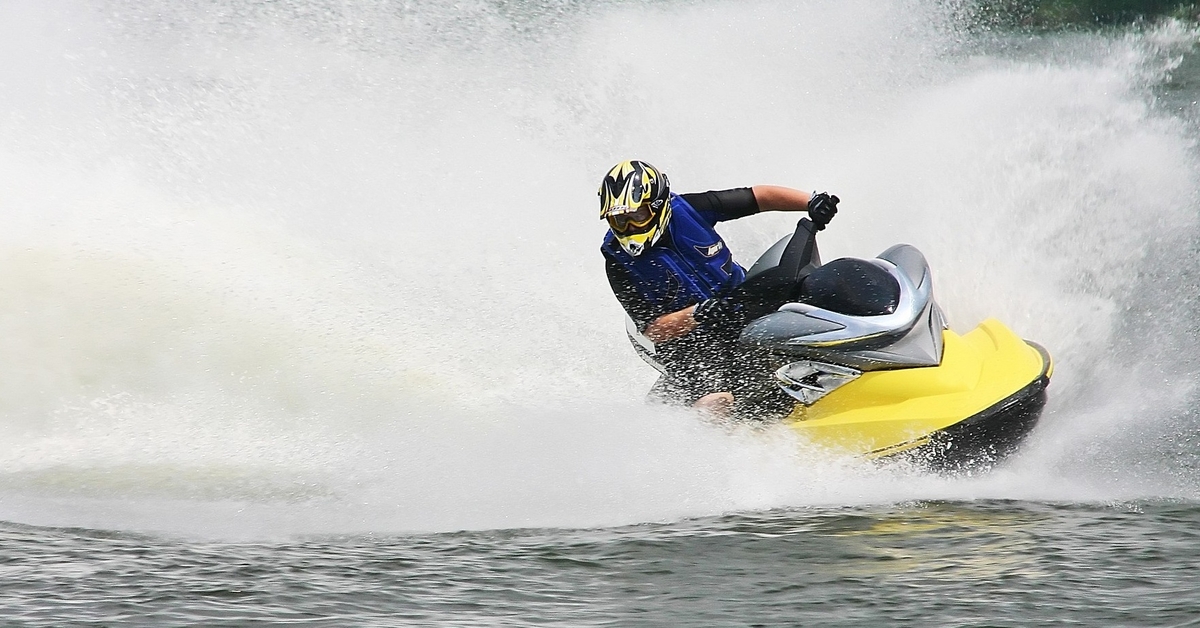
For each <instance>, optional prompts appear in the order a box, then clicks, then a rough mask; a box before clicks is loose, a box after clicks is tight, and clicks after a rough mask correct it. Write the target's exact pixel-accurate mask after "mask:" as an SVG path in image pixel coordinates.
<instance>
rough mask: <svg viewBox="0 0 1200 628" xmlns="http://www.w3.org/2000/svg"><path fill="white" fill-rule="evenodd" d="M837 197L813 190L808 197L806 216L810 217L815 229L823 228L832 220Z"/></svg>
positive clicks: (835, 210) (835, 209) (837, 200)
mask: <svg viewBox="0 0 1200 628" xmlns="http://www.w3.org/2000/svg"><path fill="white" fill-rule="evenodd" d="M840 200H841V199H839V198H838V197H836V196H830V195H829V194H828V193H826V192H821V193H820V194H818V193H816V192H813V195H812V197H811V198H809V199H808V217H809V218H812V221H813V225H814V226H816V228H817V231H820V230H822V229H824V228H825V225H827V224H829V221H830V220H833V216H834V214H836V213H837V205H838V202H839V201H840Z"/></svg>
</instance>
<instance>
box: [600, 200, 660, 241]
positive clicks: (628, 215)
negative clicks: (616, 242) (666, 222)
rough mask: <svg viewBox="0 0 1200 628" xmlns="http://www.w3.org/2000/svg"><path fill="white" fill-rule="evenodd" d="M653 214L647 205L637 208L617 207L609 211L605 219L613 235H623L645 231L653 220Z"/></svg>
mask: <svg viewBox="0 0 1200 628" xmlns="http://www.w3.org/2000/svg"><path fill="white" fill-rule="evenodd" d="M654 217H655V212H654V211H653V210H652V209H650V206H649V205H639V206H637V207H627V206H618V207H614V208H612V209H611V210H609V212H608V214H607V215H605V218H606V219H607V220H608V226H609V227H612V230H613V232H614V233H617V234H624V233H628V232H633V231H640V230H643V229H645V228H646V227H647V226H648V225H649V224H650V222H651V221H653V220H654Z"/></svg>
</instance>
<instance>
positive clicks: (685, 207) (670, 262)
mask: <svg viewBox="0 0 1200 628" xmlns="http://www.w3.org/2000/svg"><path fill="white" fill-rule="evenodd" d="M670 203H671V222H670V224H669V225H667V230H666V232H665V233H664V234H663V235H662V237H661V238H659V240H658V242H656V243H655V244H654V246H651V247H649V248H647V249H646V250H645V251H644V252H642V254H641V255H638V256H637V257H634V256H632V255H630V254H629V253H626V252H625V249H622V248H621V245H620V243H619V242H617V238H616V236H615V235H613V233H612V232H611V231H609V232H608V235H607V236H605V238H604V244H603V245H602V246H601V247H600V250H601V251H602V252H603V253H604V255H605V256H606V257H608V258H609V259H611V260H613V261H615V262H617V263H618V264H620V265H621V266H622V267H624V268H625V270H627V271H629V275H630V276H631V277H632V278H633V281H634V283H635V287H636V288H637V290H638V292H639V293H640V294H641V296H642V298H644V299H646V301H647V302H648V303H649V304H650V305H651V306H653V307H654V308H655V309H656V310H658V311H661V312H662V313H664V314H665V313H669V312H675V311H678V310H681V309H683V308H685V307H687V306H689V305H692V304H695V303H699V302H700V301H703V300H705V299H709V298H712V297H714V296H717V295H718V294H721V293H723V292H726V291H729V290H732V289H733V288H734V287H736V286H737V285H738V284H740V283H742V281H744V280H745V279H746V270H745V269H744V268H742V267H741V266H739V265H738V264H737V263H736V262H734V261H733V255H732V254H731V253H730V252H729V247H728V246H726V245H725V241H724V240H722V239H721V236H720V235H718V234H717V232H716V230H714V229H713V225H714V224H715V223H716V222H717V220H716V217H715V216H705V215H703V214H701V213H700V212H698V211H696V209H695V208H693V207H692V206H691V205H690V204H689V203H688V202H687V201H685V200H683V198H682V197H680V196H679V195H677V194H671V199H670Z"/></svg>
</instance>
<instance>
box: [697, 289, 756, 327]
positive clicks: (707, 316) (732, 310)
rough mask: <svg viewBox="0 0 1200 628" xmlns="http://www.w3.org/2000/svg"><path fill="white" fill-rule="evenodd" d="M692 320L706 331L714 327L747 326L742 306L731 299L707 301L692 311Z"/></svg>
mask: <svg viewBox="0 0 1200 628" xmlns="http://www.w3.org/2000/svg"><path fill="white" fill-rule="evenodd" d="M692 319H694V320H695V321H696V324H697V325H699V326H700V327H702V328H705V329H711V328H712V327H714V326H726V325H728V326H740V325H743V324H745V322H746V321H745V317H744V316H743V315H742V304H741V303H740V302H738V301H735V300H734V299H731V298H729V297H716V298H712V299H705V300H703V301H701V302H699V303H697V304H696V309H695V310H693V311H692Z"/></svg>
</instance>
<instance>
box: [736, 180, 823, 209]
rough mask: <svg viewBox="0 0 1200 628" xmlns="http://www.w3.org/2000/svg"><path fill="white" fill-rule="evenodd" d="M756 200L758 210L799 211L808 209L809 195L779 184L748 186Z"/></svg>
mask: <svg viewBox="0 0 1200 628" xmlns="http://www.w3.org/2000/svg"><path fill="white" fill-rule="evenodd" d="M750 189H751V190H753V191H754V198H755V199H756V200H757V201H758V210H759V211H764V212H769V211H780V212H799V211H804V210H806V209H808V201H809V199H810V198H811V195H810V194H809V193H808V192H805V191H803V190H796V189H793V188H785V187H783V186H781V185H756V186H754V187H753V188H750Z"/></svg>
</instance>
